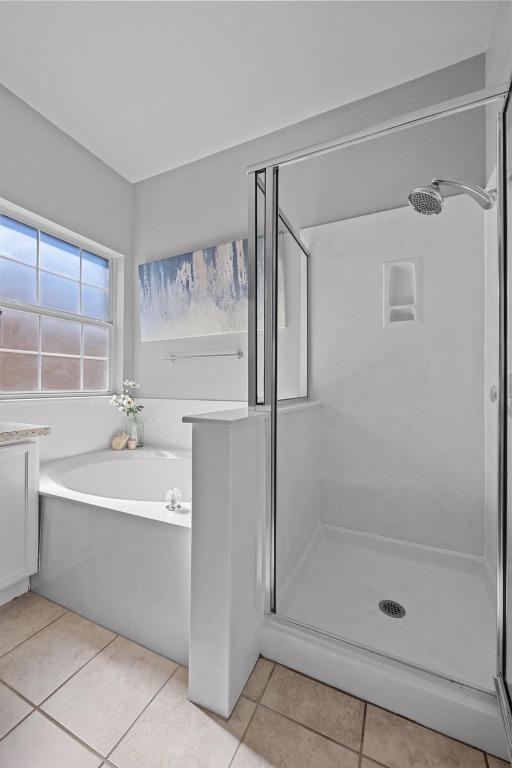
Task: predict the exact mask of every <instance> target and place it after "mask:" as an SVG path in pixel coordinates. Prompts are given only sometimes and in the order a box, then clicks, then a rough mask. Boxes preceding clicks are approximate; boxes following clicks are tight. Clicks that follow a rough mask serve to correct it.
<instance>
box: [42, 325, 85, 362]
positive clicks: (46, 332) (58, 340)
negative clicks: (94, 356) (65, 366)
mask: <svg viewBox="0 0 512 768" xmlns="http://www.w3.org/2000/svg"><path fill="white" fill-rule="evenodd" d="M80 335H81V324H80V323H75V322H74V321H73V320H60V319H59V318H56V317H42V318H41V351H42V352H54V353H57V354H61V355H80Z"/></svg>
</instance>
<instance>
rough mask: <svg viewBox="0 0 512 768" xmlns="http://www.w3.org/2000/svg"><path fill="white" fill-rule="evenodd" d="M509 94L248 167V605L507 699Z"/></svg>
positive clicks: (331, 640)
mask: <svg viewBox="0 0 512 768" xmlns="http://www.w3.org/2000/svg"><path fill="white" fill-rule="evenodd" d="M507 99H508V100H507ZM509 103H510V97H509V96H507V91H506V88H504V87H501V88H500V87H498V88H496V89H494V90H487V91H483V92H478V93H473V94H469V95H468V96H466V97H461V98H458V99H457V100H453V101H451V102H446V103H443V104H438V105H436V106H435V107H432V108H430V109H425V110H422V111H420V112H417V113H414V114H409V115H407V116H405V117H402V118H399V119H397V120H394V121H393V120H392V121H389V122H388V123H386V124H381V125H379V126H375V127H374V128H372V129H371V130H363V131H360V132H359V133H355V134H352V135H349V136H345V137H342V138H340V139H339V140H337V141H333V142H328V143H326V144H323V145H319V146H316V147H312V148H309V149H306V150H304V151H302V152H296V153H294V154H291V155H288V156H285V157H281V158H278V159H276V160H271V161H269V162H264V163H261V164H259V165H257V166H255V167H253V168H251V169H250V172H249V192H250V195H249V197H250V245H249V248H250V270H251V286H252V289H251V292H250V305H249V306H250V323H249V333H250V349H249V357H250V371H249V374H250V375H249V381H250V384H249V387H250V390H249V400H250V405H252V406H254V407H257V408H267V409H269V410H270V411H271V429H270V433H271V434H270V440H269V442H270V451H269V478H270V481H269V484H268V521H267V523H268V524H267V542H266V572H267V619H268V620H269V621H270V622H274V625H275V626H277V625H278V624H279V626H280V627H281V628H287V629H288V630H290V631H291V632H294V633H295V637H296V638H298V637H302V638H306V637H307V638H308V640H307V642H309V643H310V644H313V645H310V647H311V648H313V647H314V643H318V649H319V650H318V653H319V654H321V650H320V648H321V644H322V643H323V646H322V647H327V646H326V644H328V645H329V647H330V648H331V650H332V649H333V648H335V647H339V648H342V649H345V650H348V649H350V650H351V652H353V653H359V654H363V656H361V655H360V656H358V658H363V657H364V658H365V659H368V660H369V661H370V662H372V660H375V661H376V662H377V661H378V663H379V664H381V665H386V664H388V665H390V666H389V669H390V670H391V669H392V670H393V675H394V678H395V680H397V685H398V684H399V683H398V681H399V679H400V677H401V675H405V676H406V675H407V674H412V673H413V672H414V673H416V674H417V675H419V676H421V680H422V681H423V683H422V684H423V685H424V687H425V688H428V687H429V686H431V687H432V686H434V687H435V685H437V684H439V685H441V686H444V687H443V688H442V690H443V691H444V692H445V693H444V694H443V695H446V696H448V697H449V696H450V695H451V692H452V691H456V693H457V695H459V694H460V695H461V696H465V697H466V700H467V701H469V700H471V701H473V700H474V702H480V703H482V702H483V705H482V706H484V705H485V703H486V702H487V703H488V704H489V705H490V704H491V701H492V702H493V706H494V707H496V699H495V695H496V694H495V691H496V689H497V690H498V694H499V698H500V702H501V706H502V707H503V708H504V709H505V710H506V709H507V708H508V706H509V693H508V683H509V681H511V680H512V672H511V671H510V665H507V659H508V658H509V657H510V656H511V655H512V648H510V653H508V654H507V636H512V629H511V630H510V632H509V633H508V635H507V632H506V628H507V625H508V624H509V623H510V621H511V617H512V613H511V612H510V610H509V611H507V573H508V572H509V570H510V567H509V563H510V562H511V560H512V544H511V546H510V547H509V548H508V549H507V546H506V545H507V541H506V531H507V516H510V515H512V502H510V500H509V501H508V503H507V420H508V419H509V418H510V414H512V410H510V399H509V395H508V393H507V380H508V379H509V376H510V374H509V368H508V362H507V361H508V355H507V344H508V339H509V338H512V333H511V331H510V328H511V327H512V326H511V325H510V322H509V317H508V309H507V293H508V291H509V277H508V271H507V257H508V259H510V254H511V250H510V247H508V250H507V240H506V227H507V217H508V223H509V225H510V221H511V218H510V215H511V205H512V203H511V200H512V187H511V179H512V162H511V158H512V129H511V127H510V126H511V125H512V115H511V114H510V112H511V107H510V106H509ZM507 158H508V159H507ZM507 163H508V166H507ZM507 193H508V199H507ZM510 359H511V360H512V357H511V358H510ZM511 380H512V379H511ZM510 453H511V454H512V451H511V452H510ZM509 528H510V530H511V531H512V525H510V526H509ZM510 535H511V536H512V533H511V534H510ZM509 593H510V594H511V595H512V587H511V588H510V590H509ZM298 642H299V641H298ZM304 642H305V641H304ZM509 642H510V644H512V640H510V641H509ZM299 656H300V654H298V655H297V656H296V658H297V662H296V663H297V665H300V663H301V662H300V659H299ZM333 658H334V657H333ZM305 671H307V672H311V668H310V669H306V670H305ZM323 676H324V678H326V677H328V674H327V673H324V674H323ZM331 682H334V683H335V684H339V678H337V679H336V680H334V679H333V680H331ZM347 685H348V687H350V685H349V684H348V683H347ZM340 687H343V685H341V686H340ZM354 688H357V686H354V685H352V686H351V689H352V692H354V693H358V691H357V690H354ZM359 693H360V695H363V693H365V694H368V690H367V689H365V690H364V691H359ZM471 697H474V699H472V698H471ZM370 698H371V692H370ZM379 703H382V700H380V702H379ZM478 706H480V704H475V707H477V708H478ZM389 708H393V705H392V703H391V704H390V706H389ZM403 709H404V711H403V713H404V714H409V715H410V716H412V717H414V716H415V712H414V711H409V710H408V709H407V706H404V708H403ZM418 719H420V718H419V717H418ZM426 719H427V720H428V717H427V718H426ZM427 724H433V725H434V726H435V725H437V726H438V727H439V729H440V730H443V728H442V727H441V726H439V723H437V721H435V718H434V721H433V720H432V719H430V721H429V722H428V723H427ZM447 730H448V731H450V728H447ZM455 730H456V733H453V735H458V736H459V737H462V736H463V735H464V733H461V732H460V731H457V729H455ZM452 732H453V729H452ZM475 739H476V737H475V738H474V739H473V741H474V740H475ZM467 740H469V741H471V738H469V737H468V738H467Z"/></svg>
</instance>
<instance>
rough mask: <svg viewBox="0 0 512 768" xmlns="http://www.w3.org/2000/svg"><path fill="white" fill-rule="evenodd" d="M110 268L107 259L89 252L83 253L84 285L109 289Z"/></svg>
mask: <svg viewBox="0 0 512 768" xmlns="http://www.w3.org/2000/svg"><path fill="white" fill-rule="evenodd" d="M108 268H109V262H108V260H107V259H102V257H101V256H96V254H94V253H89V251H82V280H83V281H84V283H92V285H98V286H99V287H100V288H104V289H105V290H107V288H108Z"/></svg>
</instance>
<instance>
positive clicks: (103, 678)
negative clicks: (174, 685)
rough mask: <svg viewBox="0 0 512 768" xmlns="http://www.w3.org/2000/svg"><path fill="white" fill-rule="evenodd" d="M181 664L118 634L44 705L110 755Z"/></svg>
mask: <svg viewBox="0 0 512 768" xmlns="http://www.w3.org/2000/svg"><path fill="white" fill-rule="evenodd" d="M176 667H177V665H176V664H174V662H172V661H168V660H167V659H164V658H163V657H162V656H158V655H157V654H156V653H152V652H151V651H148V650H146V649H145V648H142V646H140V645H137V644H136V643H132V642H131V641H130V640H127V639H126V638H124V637H116V639H115V640H114V641H113V642H112V643H111V644H110V645H108V646H107V647H106V648H105V649H104V650H103V651H101V653H99V654H98V655H97V656H95V657H94V659H92V661H90V662H89V663H88V664H87V665H86V666H85V667H83V668H82V669H81V670H80V671H79V672H77V674H76V675H75V676H74V677H72V678H71V680H69V681H68V682H67V683H65V684H64V685H63V686H62V688H60V689H59V690H58V691H57V692H56V693H54V694H53V696H51V698H49V699H48V701H46V702H45V703H44V704H43V706H42V708H43V709H44V710H45V711H46V712H48V713H49V714H50V715H51V716H52V717H53V718H55V720H57V721H58V722H59V723H62V724H63V725H64V726H65V727H66V728H68V729H69V730H70V731H71V732H72V733H75V734H76V735H77V736H78V737H79V738H80V739H82V740H83V741H85V742H86V743H87V744H90V745H91V747H93V748H94V749H96V750H97V751H98V752H100V753H101V754H102V755H105V756H106V755H107V754H108V753H109V752H110V750H111V749H112V748H113V747H114V745H115V744H116V743H117V742H118V741H119V739H120V738H121V737H122V736H123V735H124V734H125V733H126V731H127V730H128V728H129V727H130V725H131V724H132V723H133V721H134V720H135V719H136V718H137V717H138V715H139V714H140V713H141V712H142V710H143V709H144V707H145V706H147V704H148V703H149V702H150V701H151V699H152V698H153V696H154V695H155V693H157V691H158V690H159V688H161V686H162V685H163V684H164V683H165V681H166V680H167V679H168V678H169V677H170V675H171V674H172V673H173V672H174V670H175V669H176Z"/></svg>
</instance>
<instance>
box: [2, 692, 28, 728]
mask: <svg viewBox="0 0 512 768" xmlns="http://www.w3.org/2000/svg"><path fill="white" fill-rule="evenodd" d="M31 711H32V707H31V706H30V705H29V704H27V702H26V701H23V699H20V697H19V696H16V694H15V693H13V692H12V691H10V690H9V689H8V688H6V687H5V685H2V683H0V739H1V738H2V736H5V734H6V733H8V732H9V731H10V730H11V728H14V726H15V725H17V724H18V723H19V722H20V720H23V718H24V717H26V716H27V715H28V713H29V712H31Z"/></svg>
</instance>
